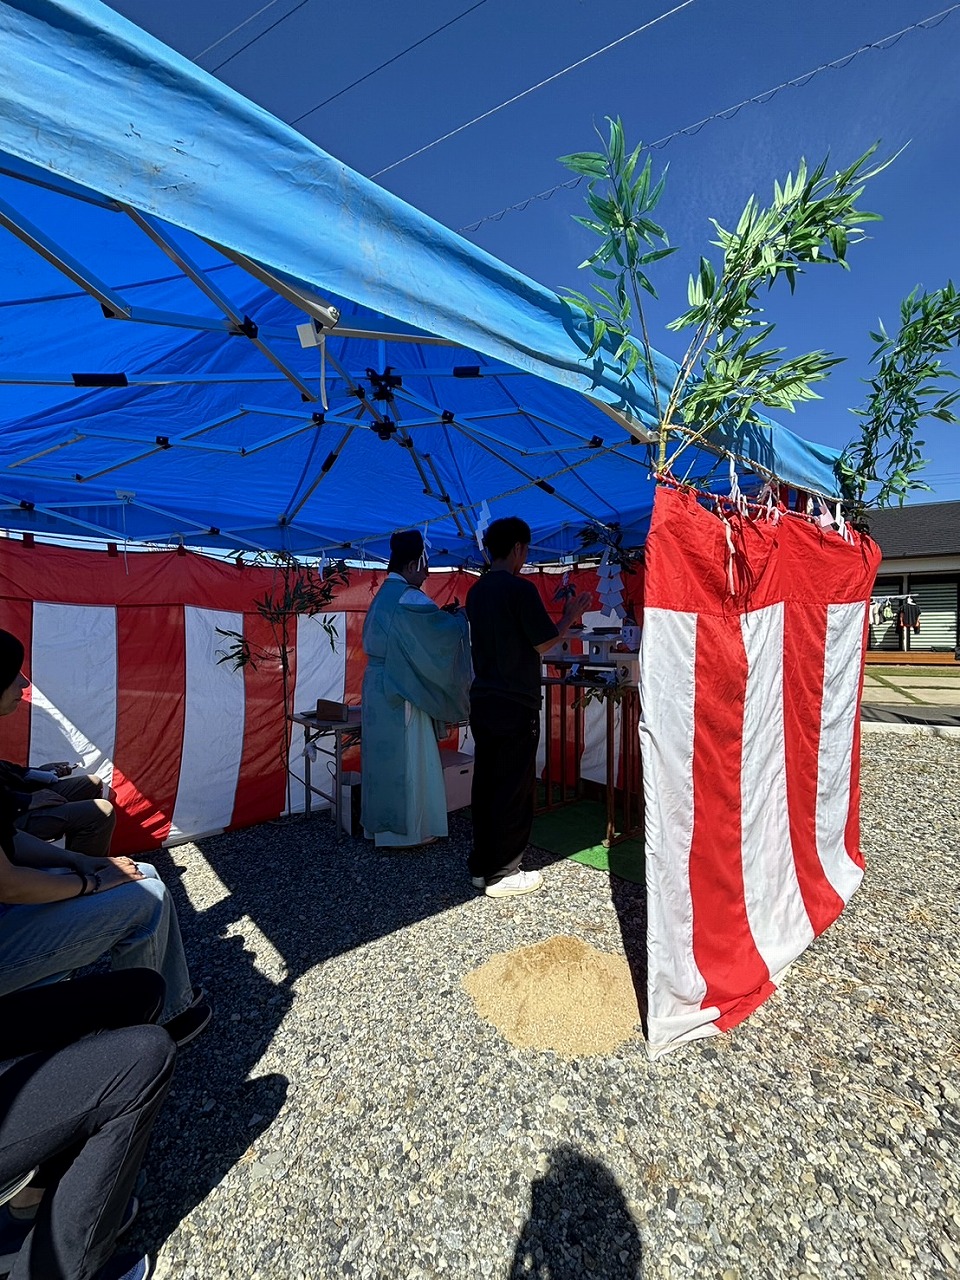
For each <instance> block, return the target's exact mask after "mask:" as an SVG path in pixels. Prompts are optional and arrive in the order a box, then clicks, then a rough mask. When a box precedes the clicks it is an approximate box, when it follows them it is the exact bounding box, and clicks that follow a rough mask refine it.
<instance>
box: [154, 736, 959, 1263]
mask: <svg viewBox="0 0 960 1280" xmlns="http://www.w3.org/2000/svg"><path fill="white" fill-rule="evenodd" d="M958 766H960V740H946V739H937V738H921V737H918V738H911V737H905V736H900V735H892V736H889V737H887V736H884V735H880V734H874V735H871V736H870V737H869V738H867V739H865V742H864V770H863V790H864V797H863V845H864V849H865V852H866V854H867V858H868V872H867V878H866V880H865V883H864V885H863V888H862V889H861V891H860V892H859V893H858V894H857V896H856V897H855V899H854V901H853V903H852V904H851V906H850V908H849V909H848V910H847V911H846V912H845V913H844V915H843V917H842V918H841V919H840V921H839V922H838V923H837V924H836V925H835V926H834V927H833V928H832V929H831V930H829V931H828V932H827V933H826V934H825V935H824V936H823V937H822V938H820V939H819V940H818V941H817V942H816V943H815V944H814V945H813V947H811V949H810V950H809V951H808V952H807V953H806V954H805V955H804V956H803V957H802V958H801V959H800V960H799V961H798V962H797V964H795V965H794V966H793V968H792V970H791V973H790V975H789V977H788V979H787V981H786V983H785V986H784V987H783V989H782V990H781V991H780V992H778V993H777V994H776V995H775V996H774V997H773V998H772V999H770V1000H769V1001H768V1002H767V1003H766V1004H765V1005H764V1006H763V1007H762V1008H761V1009H760V1010H758V1011H757V1013H756V1014H755V1015H754V1016H753V1017H752V1018H751V1019H749V1020H748V1022H747V1023H745V1024H744V1025H742V1026H741V1027H739V1028H737V1029H736V1030H735V1031H734V1032H733V1033H732V1034H730V1035H728V1036H719V1037H715V1038H713V1039H711V1040H709V1041H700V1042H697V1043H695V1044H692V1045H689V1046H687V1047H685V1048H684V1049H681V1050H680V1051H678V1052H676V1053H674V1054H672V1055H669V1056H667V1057H666V1058H664V1059H662V1060H660V1061H658V1062H657V1063H655V1064H650V1063H649V1062H648V1060H647V1057H646V1054H645V1051H644V1047H643V1044H642V1042H641V1041H640V1039H639V1038H638V1039H636V1040H633V1041H631V1042H628V1043H627V1044H626V1045H624V1046H622V1047H621V1048H620V1049H619V1050H617V1051H616V1052H615V1053H613V1054H611V1055H609V1056H607V1057H602V1058H581V1059H579V1060H577V1061H576V1062H568V1061H563V1060H561V1059H559V1058H556V1057H555V1056H554V1055H552V1054H549V1053H536V1052H529V1051H519V1050H516V1049H513V1048H511V1047H510V1046H509V1045H507V1044H506V1043H505V1042H504V1041H503V1040H502V1039H501V1038H500V1036H499V1035H498V1033H497V1032H496V1031H495V1030H494V1029H493V1028H492V1027H491V1026H489V1025H488V1024H486V1023H483V1022H480V1021H479V1020H478V1019H477V1017H476V1016H475V1014H474V1012H473V1008H472V1005H471V1003H470V1001H469V999H468V998H467V996H466V994H465V993H464V991H463V989H462V987H461V979H462V977H463V976H464V974H466V973H467V972H468V971H470V970H471V969H473V968H474V967H476V966H477V965H479V964H481V963H482V962H483V961H484V960H486V959H487V958H489V957H490V956H491V955H493V954H494V953H496V952H499V951H504V950H508V949H510V948H513V947H517V946H521V945H524V944H527V943H532V942H536V941H540V940H542V939H545V938H548V937H550V936H552V935H554V934H557V933H572V934H577V935H579V936H582V937H584V938H585V939H586V940H588V941H589V942H591V943H592V944H593V945H595V946H598V947H601V948H604V949H607V950H610V951H616V950H626V953H627V955H628V957H630V958H632V959H633V960H634V961H635V962H636V963H637V964H638V965H639V964H640V963H642V957H643V911H644V899H643V892H642V890H640V889H638V888H637V887H636V886H634V885H630V884H626V883H624V882H622V881H611V880H610V879H609V878H608V877H607V876H605V875H603V874H601V873H599V872H597V871H595V870H592V869H590V868H587V867H582V866H580V865H578V864H576V863H570V862H560V863H553V864H551V863H550V862H549V859H547V857H546V855H538V854H536V853H535V854H534V855H533V856H532V858H531V859H530V865H535V866H543V867H544V868H545V871H546V886H545V888H544V889H543V890H542V891H541V892H540V893H538V894H534V895H532V896H531V897H529V898H523V899H514V900H512V901H509V902H507V903H498V902H494V901H491V900H488V899H484V898H482V897H479V896H477V895H476V894H475V893H474V892H473V891H472V890H471V888H470V885H469V880H468V878H467V875H466V871H465V865H464V863H465V857H466V852H467V850H468V847H469V824H468V822H467V820H466V818H465V816H463V815H459V816H455V818H454V821H453V824H452V836H451V839H450V840H449V841H447V842H444V843H442V844H440V845H438V846H435V847H431V848H429V849H425V850H422V851H420V852H417V853H407V854H404V853H383V852H381V853H378V852H376V851H375V850H374V849H373V848H372V847H371V846H370V845H367V844H364V843H363V842H362V841H354V840H351V839H349V838H343V839H340V840H337V839H336V837H335V836H334V834H333V833H332V830H331V823H330V821H329V818H327V817H325V816H321V817H316V818H314V819H312V820H309V821H307V820H302V819H292V820H288V821H285V822H280V823H277V824H268V825H266V826H263V827H259V828H256V829H253V830H249V831H242V832H235V833H232V834H229V835H226V836H222V837H217V838H214V839H208V840H202V841H200V842H198V843H197V844H196V845H187V846H183V847H181V848H178V849H175V850H172V851H171V852H170V853H169V854H161V855H159V856H158V859H157V862H158V865H159V867H160V869H161V871H162V873H163V874H164V877H165V878H166V879H167V881H168V883H170V884H171V886H172V888H173V889H174V892H175V894H176V897H177V902H178V907H179V910H180V918H181V923H182V926H183V932H184V937H185V941H186V944H187V948H188V951H189V953H190V956H191V960H192V965H193V969H194V975H195V978H196V979H197V980H199V981H202V982H203V983H204V985H205V986H206V987H207V989H208V990H209V992H210V994H211V997H212V999H213V1001H214V1004H215V1008H216V1016H215V1021H214V1023H213V1024H212V1026H211V1028H210V1030H209V1031H208V1032H207V1033H206V1034H205V1035H204V1036H203V1037H201V1038H200V1039H199V1040H197V1041H196V1042H195V1044H194V1045H192V1046H191V1047H190V1048H189V1049H187V1050H186V1051H185V1052H184V1053H183V1055H182V1057H181V1061H180V1063H179V1065H178V1068H177V1077H176V1080H175V1082H174V1087H173V1091H172V1093H171V1096H170V1099H169V1101H168V1102H167V1104H166V1106H165V1110H164V1112H163V1113H162V1115H161V1119H160V1122H159V1124H158V1126H157V1130H156V1135H155V1138H154V1142H153V1145H152V1148H151V1151H150V1154H149V1156H148V1160H147V1165H146V1174H147V1178H148V1183H147V1187H146V1190H145V1192H144V1195H143V1202H144V1205H143V1210H142V1213H141V1216H140V1219H139V1220H138V1223H137V1225H136V1226H135V1228H134V1230H133V1232H132V1233H131V1235H132V1236H133V1239H132V1241H131V1243H133V1244H139V1245H140V1246H142V1247H144V1248H150V1249H156V1250H158V1272H157V1274H158V1277H159V1280H167V1278H172V1277H177V1280H180V1278H183V1280H191V1278H192V1277H197V1278H200V1277H202V1278H203V1280H217V1278H218V1277H230V1278H233V1277H236V1278H237V1280H239V1278H240V1277H259V1278H262V1280H299V1277H304V1278H306V1277H310V1280H315V1278H319V1280H326V1278H327V1277H338V1276H353V1277H363V1278H366V1277H371V1278H372V1277H376V1278H377V1280H381V1278H384V1280H386V1278H389V1280H413V1278H415V1277H431V1278H432V1277H436V1276H441V1275H442V1276H448V1277H451V1280H475V1278H476V1277H477V1276H483V1277H493V1278H494V1280H521V1277H524V1276H536V1277H538V1278H540V1280H546V1278H547V1277H549V1278H550V1280H580V1277H584V1276H596V1277H602V1280H627V1278H628V1277H630V1278H633V1277H640V1276H643V1277H676V1278H681V1280H686V1278H688V1277H690V1278H692V1277H698V1278H699V1277H714V1276H716V1277H723V1278H724V1280H752V1278H753V1277H763V1278H764V1280H766V1278H767V1277H770V1278H771V1280H780V1278H781V1277H782V1278H784V1280H802V1278H803V1277H807V1278H808V1280H828V1278H829V1280H834V1278H838V1280H839V1278H843V1277H851V1278H855V1280H863V1278H865V1277H866V1278H868V1280H880V1278H881V1277H888V1276H904V1277H907V1276H910V1277H914V1276H923V1277H925V1278H926V1277H937V1276H955V1275H957V1274H958V1272H960V1263H958V1259H960V1159H958V1155H960V1152H958V1145H960V1083H958V1072H957V1060H958V1031H957V1010H958V1007H960V959H958V953H957V947H956V938H957V935H958V924H960V895H958V893H957V888H958V883H957V882H958V859H957V851H958V843H960V841H958V831H960V768H958Z"/></svg>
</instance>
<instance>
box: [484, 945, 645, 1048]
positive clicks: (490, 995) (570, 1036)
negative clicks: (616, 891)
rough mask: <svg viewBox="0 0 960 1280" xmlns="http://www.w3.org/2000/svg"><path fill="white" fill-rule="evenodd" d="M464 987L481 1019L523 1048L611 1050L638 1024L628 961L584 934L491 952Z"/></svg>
mask: <svg viewBox="0 0 960 1280" xmlns="http://www.w3.org/2000/svg"><path fill="white" fill-rule="evenodd" d="M463 985H464V987H465V988H466V990H467V991H468V992H469V994H470V996H471V998H472V1000H473V1003H474V1005H475V1007H476V1010H477V1013H479V1015H480V1017H481V1018H485V1019H486V1020H487V1021H488V1022H491V1023H493V1025H494V1026H495V1027H496V1028H497V1030H498V1031H500V1032H502V1033H503V1035H505V1036H506V1038H507V1039H508V1040H509V1041H510V1043H511V1044H512V1045H515V1046H516V1047H517V1048H518V1049H552V1050H553V1051H554V1053H558V1054H560V1055H561V1056H562V1057H565V1058H579V1057H582V1056H583V1055H585V1054H592V1053H610V1052H611V1050H613V1049H615V1048H616V1047H617V1046H618V1045H620V1044H623V1042H624V1041H625V1040H629V1039H630V1037H631V1036H633V1035H634V1034H635V1033H636V1030H637V1026H638V1024H639V1022H640V1011H639V1009H638V1008H637V997H636V993H635V991H634V988H633V982H632V980H631V977H630V968H629V966H628V964H627V962H626V960H625V959H624V958H623V957H622V956H612V955H607V954H606V953H605V952H603V951H597V949H596V948H595V947H591V946H590V945H589V944H588V943H586V942H583V941H581V939H580V938H571V937H566V936H560V937H556V938H548V939H547V940H546V941H545V942H538V943H536V944H535V945H534V946H531V947H520V948H519V949H518V950H517V951H507V952H505V953H504V954H503V955H498V956H493V958H492V959H490V960H488V961H487V962H486V964H482V965H481V966H480V968H479V969H474V970H473V972H472V973H468V974H467V976H466V977H465V978H464V980H463Z"/></svg>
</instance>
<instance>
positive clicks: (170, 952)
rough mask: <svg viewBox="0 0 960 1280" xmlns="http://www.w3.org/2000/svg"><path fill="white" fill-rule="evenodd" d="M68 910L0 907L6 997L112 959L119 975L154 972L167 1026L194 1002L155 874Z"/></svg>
mask: <svg viewBox="0 0 960 1280" xmlns="http://www.w3.org/2000/svg"><path fill="white" fill-rule="evenodd" d="M137 866H138V867H139V868H140V870H141V871H142V872H143V876H144V878H143V879H142V880H135V881H131V882H130V883H129V884H123V885H120V887H119V888H117V889H108V890H107V891H106V892H105V893H98V894H94V895H91V896H90V897H86V898H68V899H67V900H66V901H65V902H42V903H17V904H0V995H7V994H9V993H10V992H11V991H20V990H22V989H23V988H24V987H34V986H39V985H40V984H42V983H45V982H52V981H55V980H56V979H58V978H63V977H66V976H67V975H68V974H70V973H72V972H73V970H74V969H81V968H83V966H84V965H88V964H92V963H93V962H94V961H95V960H99V959H100V957H101V956H103V955H106V954H107V953H108V952H109V953H110V960H111V964H112V967H113V968H114V969H154V970H155V971H156V972H157V973H159V974H160V975H161V977H162V978H163V980H164V982H165V983H166V986H167V996H166V1003H165V1004H164V1006H163V1012H162V1013H161V1015H160V1021H161V1022H169V1021H170V1019H171V1018H175V1017H176V1016H177V1014H178V1013H182V1012H183V1011H184V1009H186V1008H187V1006H188V1005H189V1004H190V1003H191V1001H192V1000H193V988H192V985H191V982H190V971H189V970H188V968H187V960H186V957H185V956H184V954H183V942H182V940H181V938H180V925H179V923H178V921H177V913H176V911H175V909H174V906H173V901H172V900H171V898H170V894H169V893H168V892H167V888H166V885H165V884H164V883H163V881H162V880H161V879H160V877H159V876H158V875H157V872H156V869H155V868H154V867H152V866H150V864H149V863H147V862H138V863H137Z"/></svg>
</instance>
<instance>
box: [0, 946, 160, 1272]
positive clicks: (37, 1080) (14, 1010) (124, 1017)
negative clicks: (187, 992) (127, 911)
mask: <svg viewBox="0 0 960 1280" xmlns="http://www.w3.org/2000/svg"><path fill="white" fill-rule="evenodd" d="M163 1004H164V988H163V979H162V978H161V977H160V976H159V974H157V973H154V972H152V971H150V970H147V969H128V970H125V971H124V972H122V973H106V974H94V975H92V976H90V977H86V978H77V979H76V980H75V981H73V982H58V983H54V984H53V985H51V986H47V987H38V988H36V989H34V990H30V991H19V992H17V993H16V994H13V995H5V996H0V1027H2V1028H3V1047H2V1049H0V1185H2V1186H6V1185H8V1184H10V1183H12V1182H14V1181H15V1180H17V1179H20V1178H22V1177H23V1175H24V1174H26V1173H29V1171H30V1170H31V1169H33V1168H34V1167H35V1166H39V1169H38V1170H37V1173H36V1175H35V1176H34V1178H33V1182H32V1185H31V1186H30V1187H29V1188H28V1190H27V1192H26V1193H21V1195H18V1196H15V1197H14V1198H13V1200H12V1201H11V1202H10V1204H9V1205H8V1206H4V1207H3V1208H0V1253H2V1254H3V1256H2V1257H0V1270H4V1271H7V1270H10V1271H11V1274H12V1280H53V1278H54V1277H63V1280H145V1277H146V1276H148V1275H149V1273H150V1263H149V1260H148V1259H147V1258H145V1257H137V1256H136V1255H130V1256H127V1257H117V1256H111V1255H113V1250H114V1244H115V1242H116V1239H117V1236H118V1234H119V1233H120V1231H121V1230H124V1229H125V1228H126V1227H127V1226H129V1225H130V1223H131V1222H132V1221H133V1214H134V1213H135V1210H136V1199H135V1197H133V1195H132V1192H133V1186H134V1182H135V1180H136V1177H137V1171H138V1170H139V1168H140V1164H141V1161H142V1159H143V1155H144V1152H145V1150H146V1147H147V1142H148V1141H149V1138H150V1132H151V1129H152V1128H153V1123H154V1120H155V1119H156V1115H157V1112H158V1111H159V1110H160V1107H161V1105H162V1103H163V1100H164V1098H165V1097H166V1094H167V1090H168V1089H169V1087H170V1080H171V1077H172V1075H173V1066H174V1061H175V1059H176V1050H175V1048H174V1046H173V1043H172V1042H171V1039H170V1037H169V1035H167V1033H166V1032H165V1031H164V1030H162V1029H161V1028H160V1027H156V1026H152V1025H150V1024H151V1023H154V1022H155V1021H156V1019H157V1015H158V1014H159V1013H160V1011H161V1009H162V1007H163ZM93 1033H97V1034H93ZM38 1187H42V1188H43V1190H42V1192H40V1191H38V1190H37V1188H38ZM38 1197H39V1204H36V1202H37V1200H38ZM24 1199H26V1200H27V1202H28V1204H30V1205H34V1204H36V1210H35V1213H34V1214H33V1215H32V1216H31V1215H29V1213H28V1210H26V1209H24V1208H22V1207H18V1202H19V1201H22V1200H24Z"/></svg>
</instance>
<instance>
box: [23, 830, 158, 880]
mask: <svg viewBox="0 0 960 1280" xmlns="http://www.w3.org/2000/svg"><path fill="white" fill-rule="evenodd" d="M13 841H14V843H13V857H12V859H11V861H12V862H13V863H14V865H15V866H18V867H33V868H34V870H36V871H54V870H58V869H59V870H67V871H78V872H80V874H81V875H88V876H92V875H93V874H94V872H96V871H108V870H109V869H110V868H111V867H112V866H118V867H121V868H122V869H123V870H125V871H128V872H131V873H133V874H132V877H131V878H132V879H135V880H140V879H142V876H141V874H140V872H139V871H137V864H136V863H135V862H134V861H133V859H132V858H91V857H90V856H89V855H88V854H86V853H74V851H73V850H72V849H59V848H57V846H56V845H53V844H48V843H47V841H46V840H40V839H38V838H37V837H35V836H34V837H27V838H24V837H23V836H22V835H20V834H19V833H18V834H17V835H15V836H14V838H13Z"/></svg>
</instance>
